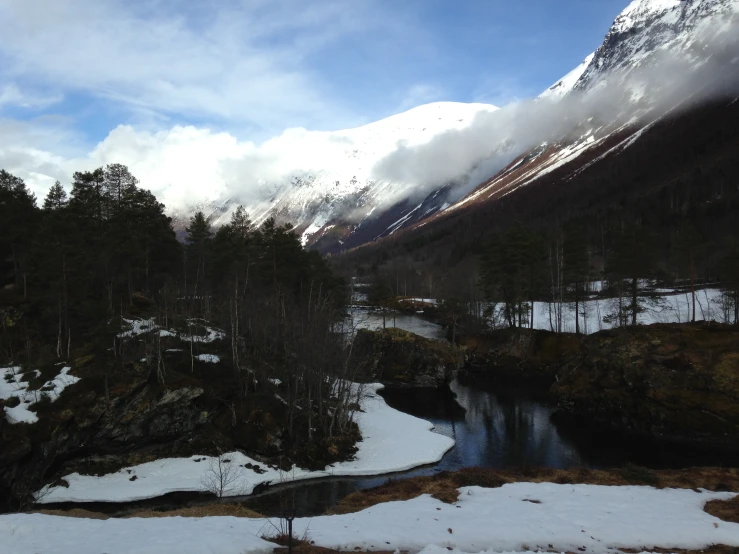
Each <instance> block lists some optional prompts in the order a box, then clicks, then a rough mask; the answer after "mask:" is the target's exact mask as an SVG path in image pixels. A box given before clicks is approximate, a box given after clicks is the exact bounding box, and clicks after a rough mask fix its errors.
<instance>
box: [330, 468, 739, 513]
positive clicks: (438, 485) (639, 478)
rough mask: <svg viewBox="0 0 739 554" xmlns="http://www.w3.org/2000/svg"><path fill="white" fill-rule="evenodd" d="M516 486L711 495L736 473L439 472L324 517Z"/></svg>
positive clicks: (347, 502)
mask: <svg viewBox="0 0 739 554" xmlns="http://www.w3.org/2000/svg"><path fill="white" fill-rule="evenodd" d="M516 482H529V483H558V484H587V485H610V486H616V485H649V486H653V487H657V488H681V489H701V488H703V489H707V490H712V491H737V492H739V469H736V468H703V467H702V468H689V469H679V470H650V469H646V468H641V467H638V466H631V465H629V466H625V467H623V468H619V469H611V470H592V469H585V468H574V469H549V468H518V469H509V470H497V469H485V468H467V469H463V470H460V471H457V472H454V473H449V472H444V473H439V474H438V475H433V476H428V477H414V478H411V479H402V480H398V481H389V482H387V483H385V484H384V485H380V486H379V487H375V488H373V489H367V490H364V491H360V492H356V493H353V494H350V495H349V496H347V497H346V498H344V499H343V500H342V501H341V502H339V503H338V504H337V505H336V506H334V507H333V508H332V509H331V510H330V511H329V513H330V514H347V513H353V512H358V511H361V510H364V509H365V508H369V507H370V506H374V505H376V504H380V503H383V502H392V501H397V500H410V499H412V498H416V497H418V496H421V495H422V494H430V495H431V496H433V497H434V498H436V499H438V500H441V501H442V502H446V503H448V504H452V503H454V502H456V501H457V499H458V497H459V492H458V491H457V489H458V488H459V487H467V486H479V487H487V488H495V487H500V486H502V485H504V484H506V483H516ZM733 509H734V510H735V513H739V502H737V503H736V506H735V507H734V508H733ZM709 513H711V512H709ZM727 521H732V520H727Z"/></svg>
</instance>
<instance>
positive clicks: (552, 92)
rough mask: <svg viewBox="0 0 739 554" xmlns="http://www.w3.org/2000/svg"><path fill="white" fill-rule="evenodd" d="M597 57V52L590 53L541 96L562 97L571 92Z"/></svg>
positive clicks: (540, 96)
mask: <svg viewBox="0 0 739 554" xmlns="http://www.w3.org/2000/svg"><path fill="white" fill-rule="evenodd" d="M594 57H595V52H593V53H592V54H590V55H589V56H588V57H587V58H585V59H584V60H583V61H582V63H581V64H580V65H578V66H577V67H576V68H575V69H573V70H572V71H570V72H569V73H568V74H567V75H565V76H564V77H562V78H561V79H560V80H559V81H557V82H556V83H554V84H553V85H552V86H551V87H549V88H548V89H547V90H545V91H544V92H542V93H541V94H540V95H539V98H550V99H555V98H561V97H563V96H564V95H565V94H567V93H568V92H570V91H571V90H572V89H573V88H574V86H575V85H576V84H577V82H578V81H579V80H580V77H582V74H583V73H585V70H586V69H587V68H588V66H589V65H590V63H591V62H592V61H593V58H594Z"/></svg>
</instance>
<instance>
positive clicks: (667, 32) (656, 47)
mask: <svg viewBox="0 0 739 554" xmlns="http://www.w3.org/2000/svg"><path fill="white" fill-rule="evenodd" d="M737 24H739V0H635V1H634V2H632V3H631V4H629V6H628V7H627V8H626V9H625V10H624V11H623V12H621V14H619V16H618V17H617V18H616V19H615V21H614V22H613V25H612V26H611V29H610V30H609V32H608V34H607V35H606V38H605V40H604V42H603V44H602V45H601V46H600V47H599V48H598V50H596V52H595V56H594V59H593V61H592V62H591V63H590V65H589V66H588V67H587V68H586V70H585V71H584V72H583V74H582V76H581V77H580V79H579V80H578V82H577V83H576V85H575V87H574V88H575V89H578V90H581V91H585V90H589V89H591V88H592V87H593V86H595V85H596V84H597V83H598V81H600V80H601V79H602V78H603V77H604V76H607V75H613V74H616V73H617V72H621V73H622V74H623V75H627V74H628V73H629V71H631V70H633V69H636V68H644V67H647V66H651V65H654V64H657V63H660V62H661V61H662V60H664V58H666V57H673V58H674V59H680V60H683V61H692V62H694V65H699V64H701V63H702V62H703V61H705V58H706V56H707V55H710V54H707V52H706V51H705V46H706V44H707V43H711V42H715V41H716V40H717V37H721V36H722V35H724V34H725V33H726V31H728V30H730V29H732V28H735V26H736V25H737Z"/></svg>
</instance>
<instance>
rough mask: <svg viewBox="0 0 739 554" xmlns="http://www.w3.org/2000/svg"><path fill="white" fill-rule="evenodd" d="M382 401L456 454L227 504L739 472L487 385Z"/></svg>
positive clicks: (199, 499)
mask: <svg viewBox="0 0 739 554" xmlns="http://www.w3.org/2000/svg"><path fill="white" fill-rule="evenodd" d="M363 317H364V320H363V323H362V325H363V326H366V327H367V328H375V327H377V326H379V327H382V316H381V315H379V316H378V315H377V314H367V313H364V314H363ZM395 323H396V325H397V326H398V327H401V328H404V329H406V330H408V331H412V332H414V333H418V334H422V335H423V336H426V337H428V338H437V339H442V338H443V336H444V333H443V330H442V328H441V327H440V326H438V325H436V324H434V323H431V322H428V321H425V320H423V319H421V318H419V317H416V316H408V315H403V316H396V320H395ZM387 324H388V327H390V326H392V316H390V317H388V318H387ZM381 394H382V396H383V397H384V398H385V400H386V402H387V403H388V404H389V405H390V406H391V407H393V408H395V409H397V410H400V411H402V412H405V413H408V414H411V415H414V416H417V417H420V418H422V419H426V420H428V421H430V422H432V423H433V424H434V426H435V429H434V430H435V432H437V433H441V434H443V435H447V436H450V437H452V438H454V440H455V441H456V444H455V446H454V447H453V448H452V449H451V450H449V451H448V452H447V453H446V454H445V455H444V457H443V458H442V459H441V461H439V462H438V463H436V464H432V465H428V466H423V467H419V468H416V469H413V470H410V471H405V472H401V473H394V474H386V475H379V476H374V477H336V478H325V479H318V480H311V481H304V482H297V483H292V484H289V485H284V486H275V487H271V488H270V489H269V490H268V491H267V492H265V493H263V494H260V495H253V496H249V497H243V498H227V499H224V500H223V501H224V502H230V503H232V502H235V501H236V502H239V503H241V504H243V505H244V506H246V507H249V508H251V509H253V510H255V511H257V512H259V513H261V514H264V515H265V516H279V515H281V514H282V513H283V509H284V506H286V505H289V504H293V503H294V506H295V508H296V514H297V515H298V516H299V517H306V516H315V515H319V514H322V513H324V512H325V511H326V510H328V509H330V508H331V507H332V506H334V505H335V504H336V503H337V502H338V501H340V500H341V499H342V498H344V497H345V496H347V495H349V494H351V493H353V492H356V491H359V490H362V489H367V488H371V487H376V486H378V485H381V484H383V483H385V482H387V481H388V480H391V479H404V478H408V477H414V476H419V475H433V474H435V473H438V472H441V471H454V470H458V469H462V468H466V467H475V466H481V467H488V468H507V467H521V466H540V467H551V468H570V467H587V468H607V467H621V466H623V465H624V464H626V463H631V464H636V465H640V466H644V467H649V468H654V469H661V468H679V467H690V466H723V465H729V466H737V465H739V459H737V456H736V455H733V456H732V455H727V454H726V453H712V452H707V451H704V450H696V449H692V448H691V447H688V446H675V445H666V444H661V443H658V442H656V441H654V440H646V439H635V438H629V437H624V436H621V435H618V434H616V433H611V432H603V431H598V432H595V431H592V430H588V429H583V428H580V427H577V426H573V425H572V424H566V423H558V422H557V420H556V418H552V414H553V413H554V412H555V410H556V406H555V405H554V404H553V403H552V402H551V400H550V399H548V398H547V397H546V396H542V395H536V394H532V393H530V392H527V391H525V390H522V389H520V388H511V387H504V386H500V385H494V386H492V385H481V384H480V383H476V382H471V381H466V380H465V379H464V378H458V379H456V380H455V381H453V382H452V383H451V384H450V386H449V387H448V388H444V389H438V390H430V389H408V388H403V389H394V388H388V389H385V390H383V391H381ZM212 502H214V500H213V498H212V497H210V496H207V495H199V494H195V493H174V494H172V495H168V496H167V497H162V498H159V499H152V500H147V501H142V502H136V503H130V504H125V505H120V504H119V505H115V504H100V503H96V504H95V505H94V506H92V505H87V506H86V508H89V509H91V510H100V511H105V512H108V513H112V514H116V515H125V514H126V513H131V512H133V511H136V510H140V509H142V508H152V509H173V508H177V507H182V506H183V505H194V504H207V503H212ZM65 507H79V505H71V504H70V505H67V506H65Z"/></svg>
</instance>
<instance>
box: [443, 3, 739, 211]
mask: <svg viewBox="0 0 739 554" xmlns="http://www.w3.org/2000/svg"><path fill="white" fill-rule="evenodd" d="M737 75H739V0H635V1H633V2H632V3H631V4H629V6H628V7H627V8H626V9H625V10H624V11H623V12H622V13H621V14H620V15H619V16H618V17H617V18H616V20H615V21H614V23H613V25H612V27H611V29H610V30H609V32H608V34H607V35H606V38H605V40H604V42H603V44H602V45H601V46H600V47H599V48H598V49H597V50H596V51H595V52H594V53H593V54H592V55H590V56H588V57H587V58H586V59H585V60H584V61H583V62H582V64H580V65H579V66H578V67H577V68H575V69H574V70H573V71H572V72H570V73H568V74H567V75H566V76H565V77H563V78H562V79H561V80H560V81H558V82H557V83H555V84H554V85H552V86H551V87H550V88H549V89H547V90H546V91H544V92H543V93H542V94H541V95H540V96H539V98H538V100H537V102H539V103H540V102H545V103H547V102H548V103H550V105H551V108H550V109H551V110H553V111H554V112H557V111H559V112H560V113H561V114H562V116H563V117H562V119H563V120H566V119H567V118H568V117H569V119H570V121H569V122H568V124H567V125H566V126H564V127H561V128H558V133H559V134H558V135H555V136H545V137H543V138H542V142H541V143H538V144H534V145H532V146H531V147H530V148H523V149H521V151H520V152H518V153H517V155H516V156H515V157H514V159H513V161H512V162H511V163H510V164H509V165H508V166H507V167H506V168H504V169H503V170H502V171H500V172H499V173H497V174H495V175H492V176H491V177H490V179H488V180H487V181H485V182H483V183H482V184H481V185H480V186H479V187H478V188H477V189H476V190H475V191H473V192H472V193H471V194H469V195H468V196H467V197H465V198H464V199H462V200H460V201H459V202H458V203H456V204H455V205H454V206H452V207H451V208H449V209H450V210H456V209H459V208H462V207H464V206H467V205H470V204H473V203H479V202H485V201H489V200H494V199H496V198H500V197H502V196H506V195H508V194H511V193H513V192H514V191H515V190H516V189H518V188H519V187H522V186H526V185H529V184H531V183H534V182H535V181H537V180H538V179H541V178H543V177H545V176H547V175H550V174H551V173H553V172H555V171H557V172H560V173H561V172H565V173H566V179H572V178H574V177H576V176H577V175H578V174H579V173H580V172H582V171H583V170H584V169H586V168H588V167H590V166H592V165H593V164H595V163H598V162H599V161H601V160H603V159H605V158H606V157H607V156H613V155H618V154H619V153H620V152H622V151H623V150H625V149H626V148H628V147H629V146H631V145H633V144H634V142H635V141H637V140H639V138H640V137H641V136H642V135H643V134H644V133H645V132H646V131H648V130H649V128H650V127H651V126H653V125H654V124H655V123H656V122H657V121H659V120H660V119H661V118H663V117H669V116H670V115H671V114H673V113H675V111H676V110H681V109H689V108H690V107H691V105H693V104H695V103H699V102H700V101H701V100H706V99H709V98H712V97H715V95H717V94H719V93H720V92H724V91H732V90H733V91H736V90H737V89H739V79H737ZM537 109H539V110H542V109H544V108H541V107H539V106H537ZM503 111H505V110H503Z"/></svg>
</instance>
